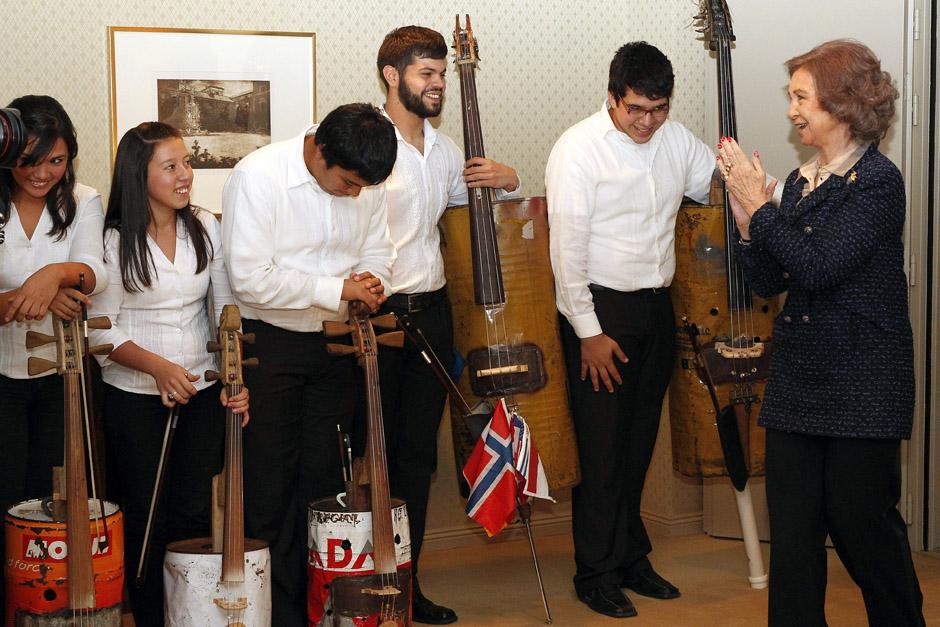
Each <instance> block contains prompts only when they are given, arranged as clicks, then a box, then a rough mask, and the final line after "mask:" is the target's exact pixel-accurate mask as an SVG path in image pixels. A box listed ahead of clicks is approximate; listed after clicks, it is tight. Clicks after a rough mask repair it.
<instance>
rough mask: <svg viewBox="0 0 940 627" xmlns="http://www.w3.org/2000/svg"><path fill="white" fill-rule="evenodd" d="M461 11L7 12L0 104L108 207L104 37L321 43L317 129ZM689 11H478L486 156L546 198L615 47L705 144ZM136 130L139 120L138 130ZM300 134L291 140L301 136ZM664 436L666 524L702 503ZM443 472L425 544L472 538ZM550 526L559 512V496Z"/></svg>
mask: <svg viewBox="0 0 940 627" xmlns="http://www.w3.org/2000/svg"><path fill="white" fill-rule="evenodd" d="M469 4H470V3H466V2H453V1H451V0H443V1H441V2H437V3H430V2H420V1H417V0H398V1H396V2H375V1H366V0H346V1H343V2H340V1H339V0H280V1H278V2H273V1H271V0H234V1H232V0H198V1H196V0H181V1H178V2H171V3H156V2H152V1H145V0H121V1H116V0H95V1H92V0H73V2H59V1H57V0H56V1H53V0H30V1H29V2H17V3H8V5H7V6H5V9H4V18H5V20H6V24H18V25H19V26H18V30H17V32H16V35H15V36H10V33H9V26H5V27H4V28H5V29H7V30H6V31H5V32H4V35H3V36H2V37H0V85H2V91H0V103H2V104H6V103H7V102H9V101H10V100H12V99H13V98H14V97H16V96H19V95H22V94H26V93H37V94H50V95H52V96H54V97H56V98H58V99H59V100H60V101H61V102H62V104H63V105H64V106H65V108H66V110H67V111H68V112H69V114H70V115H71V117H72V119H73V121H74V123H75V125H76V127H77V129H78V133H79V145H80V154H79V161H78V176H79V179H80V180H81V181H82V182H84V183H86V184H88V185H91V186H93V187H96V188H97V189H98V190H99V191H101V192H103V193H104V194H105V195H107V191H108V189H109V176H110V159H111V156H110V155H111V152H110V145H111V143H110V142H111V138H110V128H111V123H110V82H109V73H108V63H109V61H108V35H107V27H108V26H157V27H179V28H204V29H244V30H256V31H257V30H263V31H307V32H309V31H312V32H315V33H316V35H317V51H316V59H317V67H316V78H317V94H316V96H317V108H318V115H319V116H320V117H322V116H323V115H325V114H326V113H327V112H329V111H330V110H331V109H333V108H334V107H336V106H338V105H340V104H343V103H346V102H352V101H371V102H373V103H375V104H381V103H382V101H383V92H382V88H381V83H380V81H379V78H378V76H377V72H376V70H375V65H374V64H375V55H376V52H377V50H378V46H379V44H380V43H381V40H382V38H383V37H384V36H385V34H386V33H387V32H388V31H390V30H391V29H392V28H395V27H397V26H401V25H405V24H421V25H424V26H429V27H432V28H436V29H438V30H440V31H441V32H442V33H444V34H445V38H446V39H447V40H448V41H450V39H451V36H450V32H451V31H452V29H453V24H454V15H455V13H457V12H458V11H460V12H464V11H466V10H467V8H468V5H469ZM696 4H697V3H696V2H695V1H694V0H655V1H650V0H621V1H620V2H616V3H607V2H604V3H601V2H583V3H581V2H570V1H563V0H476V1H475V2H473V3H472V5H470V6H471V7H472V9H471V10H472V13H471V18H472V20H473V25H474V32H475V34H476V35H477V38H478V40H479V44H480V55H481V58H482V62H481V69H480V71H479V72H478V75H477V85H478V92H479V95H480V102H481V112H482V117H483V129H484V138H485V140H486V148H487V154H488V156H490V157H492V158H494V159H498V160H500V161H503V162H505V163H509V164H512V165H513V166H514V167H516V169H517V170H518V171H519V173H520V175H521V177H522V181H523V192H524V193H525V194H526V195H541V194H544V183H543V175H544V168H545V161H546V159H547V158H548V153H549V151H550V150H551V147H552V145H553V144H554V142H555V140H556V138H557V137H558V136H559V135H560V134H561V132H562V131H564V130H565V129H566V128H568V127H569V126H571V125H572V124H574V123H575V122H577V121H579V120H581V119H582V118H584V117H587V116H588V115H590V114H592V113H594V112H595V111H597V110H598V109H599V108H600V107H601V105H602V103H603V101H604V98H605V92H606V87H607V67H608V65H609V63H610V59H611V57H612V56H613V54H614V52H615V51H616V49H617V48H618V47H619V46H621V45H622V44H624V43H626V42H628V41H632V40H637V39H645V40H647V41H649V42H650V43H652V44H654V45H656V46H658V47H660V49H662V50H663V51H664V52H665V53H666V55H667V56H669V58H670V59H671V60H672V62H673V65H674V66H675V70H676V91H675V97H674V99H673V108H672V114H671V116H672V118H673V119H675V120H678V121H680V122H682V123H684V124H685V125H686V126H688V127H689V128H690V129H691V130H692V131H693V132H695V133H696V134H699V135H701V134H702V133H703V130H704V129H705V128H706V126H705V115H706V113H705V112H706V106H705V98H706V86H705V82H706V76H707V75H708V74H707V71H706V70H707V67H708V66H707V63H708V61H707V55H706V52H705V48H704V46H703V44H702V43H701V42H699V41H697V40H696V37H697V35H696V33H695V32H694V31H693V30H692V27H691V23H692V15H693V14H694V13H695V11H696ZM448 93H449V99H450V100H451V102H450V103H449V104H448V105H446V106H445V107H444V113H443V115H442V116H441V119H440V129H441V130H442V131H443V132H445V133H448V134H449V135H451V136H452V137H453V138H454V139H455V140H456V141H457V143H458V144H459V145H462V132H461V120H460V116H459V110H460V108H459V98H460V96H459V87H458V85H457V84H456V81H454V82H452V83H451V85H450V91H449V92H448ZM141 121H143V120H141ZM298 131H299V129H298ZM667 425H668V423H667V421H666V420H664V421H663V433H661V434H660V442H659V444H658V446H657V454H656V456H655V458H654V462H653V465H652V467H651V469H650V475H649V477H648V479H647V488H646V491H645V496H644V504H643V507H644V510H645V511H652V512H654V513H657V514H659V515H661V516H663V517H665V518H670V517H675V516H679V517H681V516H687V515H688V514H689V513H690V512H695V511H700V509H701V490H700V488H698V487H697V486H694V485H689V484H688V482H685V481H682V480H679V479H678V478H677V477H675V476H674V474H673V472H672V469H671V462H670V459H669V455H670V452H669V437H668V433H667V430H668V426H667ZM441 442H442V446H441V453H440V456H441V459H440V462H439V468H440V469H441V472H439V473H438V476H437V478H436V480H435V485H434V486H433V488H432V502H431V508H432V514H431V517H430V521H429V531H431V532H433V531H435V530H440V531H439V532H440V533H443V534H444V535H445V536H446V535H447V534H448V533H450V531H451V530H453V529H464V530H466V531H468V532H469V531H470V530H475V529H476V527H475V525H474V523H472V522H471V521H469V520H468V519H467V518H466V516H465V515H464V514H463V504H462V502H461V501H460V499H459V496H458V495H457V493H456V487H455V480H454V476H453V471H452V468H453V452H452V451H451V450H450V448H451V447H450V444H449V434H448V433H447V429H446V427H445V428H444V429H442V433H441ZM558 496H559V497H561V500H560V502H559V504H558V505H555V506H550V507H544V506H540V508H544V509H543V510H542V511H545V510H548V511H549V512H550V513H552V514H553V515H556V516H557V515H561V516H564V515H565V513H566V512H567V511H568V510H569V507H570V502H569V501H568V499H567V494H561V495H558Z"/></svg>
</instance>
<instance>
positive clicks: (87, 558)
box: [5, 316, 124, 627]
mask: <svg viewBox="0 0 940 627" xmlns="http://www.w3.org/2000/svg"><path fill="white" fill-rule="evenodd" d="M87 325H88V326H89V327H91V328H98V329H107V328H110V326H111V323H110V321H109V320H108V319H107V318H93V319H91V320H87ZM82 328H83V325H80V324H78V323H77V322H74V321H71V320H62V319H61V318H59V317H57V316H56V317H54V329H55V335H54V336H52V335H46V334H44V333H38V332H36V331H30V332H28V333H27V335H26V347H27V348H36V347H37V346H42V345H44V344H51V343H53V342H55V344H56V353H57V358H56V361H55V362H53V361H49V360H47V359H41V358H38V357H30V358H29V365H28V371H29V374H30V375H36V374H39V373H42V372H45V371H47V370H52V369H54V368H55V369H57V370H58V372H59V374H61V375H62V381H63V385H64V386H65V407H64V409H65V508H64V509H65V517H64V518H65V520H64V522H62V521H60V520H58V514H59V512H60V510H61V507H60V503H58V502H55V501H53V502H52V508H51V511H50V509H49V508H48V507H45V506H44V505H45V504H44V502H43V501H38V500H34V501H26V502H25V503H20V504H18V505H16V506H14V507H13V508H12V509H11V510H10V512H9V513H8V514H7V517H6V521H5V522H6V546H7V556H8V558H9V560H8V564H7V572H6V576H7V588H6V589H7V593H8V598H7V604H6V605H7V615H6V624H7V625H8V626H12V625H15V626H17V627H19V626H20V625H37V626H40V625H81V626H84V625H89V626H95V627H119V626H120V624H121V590H122V587H123V581H124V563H123V555H124V553H123V551H124V546H123V545H124V542H123V516H122V514H121V513H120V511H118V508H117V506H116V505H114V504H113V503H106V502H102V501H99V500H97V499H94V500H92V501H89V499H88V486H87V482H86V458H85V434H84V430H83V423H84V424H85V425H89V424H90V420H89V416H90V411H89V410H90V408H88V407H84V408H83V403H82V389H83V388H82V386H83V385H84V384H85V382H84V381H83V378H84V377H85V376H86V374H87V373H86V372H85V370H84V352H85V345H84V343H83V339H84V338H83V334H82ZM111 348H112V347H111V345H110V344H107V345H102V346H93V347H90V348H89V349H88V352H89V353H90V354H95V355H106V354H108V353H110V352H111ZM87 435H88V436H89V437H93V434H92V433H88V434H87ZM106 520H107V522H106ZM63 562H64V563H65V568H64V569H63V568H62V563H63ZM14 563H17V564H19V565H22V567H21V568H19V567H18V568H13V569H11V566H12V565H13V564H14ZM24 574H25V576H23V575H24ZM30 593H31V594H30ZM63 593H64V594H63Z"/></svg>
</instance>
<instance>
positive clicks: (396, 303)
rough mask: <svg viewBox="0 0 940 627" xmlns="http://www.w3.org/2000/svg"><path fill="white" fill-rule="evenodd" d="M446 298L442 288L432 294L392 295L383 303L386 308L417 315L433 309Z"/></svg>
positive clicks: (445, 291) (444, 289) (444, 288)
mask: <svg viewBox="0 0 940 627" xmlns="http://www.w3.org/2000/svg"><path fill="white" fill-rule="evenodd" d="M445 298H447V287H442V288H441V289H439V290H434V291H433V292H420V293H418V294H392V295H391V296H389V297H388V300H387V301H385V306H386V307H392V308H393V309H402V310H404V311H407V312H408V313H417V312H419V311H422V310H424V309H428V308H429V307H433V306H434V305H436V304H438V303H439V302H441V301H442V300H444V299H445Z"/></svg>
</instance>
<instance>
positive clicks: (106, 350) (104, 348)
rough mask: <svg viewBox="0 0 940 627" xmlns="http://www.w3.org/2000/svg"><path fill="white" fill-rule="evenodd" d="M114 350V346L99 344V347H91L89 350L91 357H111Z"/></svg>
mask: <svg viewBox="0 0 940 627" xmlns="http://www.w3.org/2000/svg"><path fill="white" fill-rule="evenodd" d="M113 350H114V344H99V345H98V346H91V347H89V349H88V354H89V355H110V354H111V351H113Z"/></svg>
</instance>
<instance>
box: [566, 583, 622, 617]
mask: <svg viewBox="0 0 940 627" xmlns="http://www.w3.org/2000/svg"><path fill="white" fill-rule="evenodd" d="M578 598H579V599H580V600H581V601H582V602H584V603H586V604H587V606H588V607H589V608H591V609H592V610H594V611H595V612H597V613H598V614H603V615H604V616H610V617H611V618H630V617H631V616H636V608H635V607H633V603H632V602H631V601H630V599H629V598H627V595H625V594H624V593H623V590H621V589H620V588H617V587H615V586H612V585H610V586H601V587H599V588H594V589H593V590H588V591H587V592H585V593H578Z"/></svg>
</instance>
